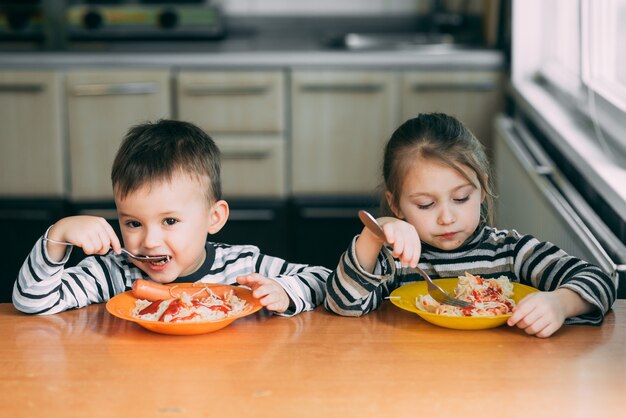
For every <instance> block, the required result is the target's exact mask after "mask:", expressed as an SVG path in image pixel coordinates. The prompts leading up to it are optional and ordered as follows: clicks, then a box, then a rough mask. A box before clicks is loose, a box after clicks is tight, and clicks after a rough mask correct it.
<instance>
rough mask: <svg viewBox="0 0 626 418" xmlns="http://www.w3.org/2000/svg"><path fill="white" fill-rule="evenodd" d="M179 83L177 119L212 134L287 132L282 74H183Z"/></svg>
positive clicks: (266, 72)
mask: <svg viewBox="0 0 626 418" xmlns="http://www.w3.org/2000/svg"><path fill="white" fill-rule="evenodd" d="M177 81H178V82H177V86H176V90H177V99H178V118H179V119H181V120H186V121H189V122H194V123H196V124H197V125H199V126H201V127H202V128H203V129H205V130H206V131H207V132H208V133H209V134H214V133H218V132H231V133H249V132H257V133H280V132H283V131H284V102H285V99H284V92H285V88H284V84H285V80H284V75H283V73H282V72H281V71H254V72H247V71H224V72H217V71H203V72H192V71H181V72H180V73H178V77H177Z"/></svg>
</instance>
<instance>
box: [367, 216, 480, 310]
mask: <svg viewBox="0 0 626 418" xmlns="http://www.w3.org/2000/svg"><path fill="white" fill-rule="evenodd" d="M359 219H360V220H361V222H363V225H365V226H366V227H367V228H368V229H369V230H370V231H372V232H373V233H374V234H376V236H377V237H378V238H380V239H382V240H383V242H387V238H385V232H384V231H383V228H382V227H381V226H380V224H379V223H378V221H376V219H375V218H374V217H373V216H372V215H370V213H369V212H366V211H364V210H360V211H359ZM407 272H416V273H418V274H419V275H420V276H422V277H423V278H424V280H425V281H426V285H427V286H428V294H429V295H430V296H432V298H433V299H435V300H436V301H437V302H439V303H443V304H445V305H451V306H458V307H460V308H467V307H470V306H472V304H471V303H470V302H467V301H464V300H461V299H457V298H455V297H453V296H451V295H450V294H449V293H448V292H446V291H445V290H443V289H442V288H441V287H439V286H438V285H437V284H436V283H435V282H433V280H432V279H431V278H430V276H429V275H428V274H426V272H425V271H424V270H422V269H421V268H419V267H418V266H415V267H406V268H404V267H403V268H402V269H401V270H400V274H406V273H407Z"/></svg>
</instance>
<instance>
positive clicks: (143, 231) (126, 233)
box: [115, 173, 211, 283]
mask: <svg viewBox="0 0 626 418" xmlns="http://www.w3.org/2000/svg"><path fill="white" fill-rule="evenodd" d="M115 203H116V205H117V212H118V215H119V222H120V227H121V230H122V237H123V238H124V245H125V247H126V249H128V250H129V251H130V252H132V253H134V254H137V255H168V256H170V259H169V260H168V261H166V262H159V263H149V262H140V261H136V260H131V261H132V263H133V264H134V265H136V266H137V267H139V268H140V269H141V270H143V271H144V272H146V274H148V276H150V278H151V279H152V280H154V281H156V282H159V283H169V282H172V281H174V280H175V279H176V278H177V277H179V276H186V275H188V274H191V273H193V272H195V271H196V270H197V269H198V268H200V266H201V265H202V263H203V262H204V259H205V257H206V252H205V242H206V239H207V233H208V232H209V229H210V222H211V208H210V205H209V204H208V202H207V200H206V196H205V194H204V193H203V186H202V184H201V182H200V181H199V180H197V179H194V178H193V177H191V176H189V175H186V174H183V173H177V174H175V175H174V176H173V177H172V179H171V181H161V182H156V183H152V184H148V185H146V186H143V187H141V188H140V189H138V190H136V191H134V192H131V193H129V194H128V195H127V196H126V197H125V198H123V199H120V198H118V197H116V199H115Z"/></svg>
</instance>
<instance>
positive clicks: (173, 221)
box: [163, 218, 178, 226]
mask: <svg viewBox="0 0 626 418" xmlns="http://www.w3.org/2000/svg"><path fill="white" fill-rule="evenodd" d="M163 223H164V224H165V225H170V226H172V225H174V224H176V223H178V219H174V218H166V219H165V220H164V221H163Z"/></svg>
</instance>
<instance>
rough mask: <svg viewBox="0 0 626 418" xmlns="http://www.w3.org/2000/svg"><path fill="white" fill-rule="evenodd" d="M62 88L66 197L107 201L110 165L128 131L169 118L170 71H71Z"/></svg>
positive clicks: (109, 184)
mask: <svg viewBox="0 0 626 418" xmlns="http://www.w3.org/2000/svg"><path fill="white" fill-rule="evenodd" d="M66 89H67V119H68V133H69V147H70V152H69V155H70V180H71V187H70V197H71V199H72V200H73V201H90V200H109V199H112V198H113V192H112V188H111V165H112V163H113V159H114V157H115V154H116V153H117V149H118V148H119V145H120V143H121V142H122V138H124V136H125V135H126V133H127V132H128V129H129V128H130V127H132V126H134V125H136V124H139V123H144V122H146V121H156V120H158V119H161V118H168V117H169V115H170V75H169V72H168V71H167V70H144V69H141V70H139V69H135V70H131V69H128V70H123V71H121V70H106V71H105V70H102V71H88V70H84V71H72V72H69V73H68V74H67V77H66Z"/></svg>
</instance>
